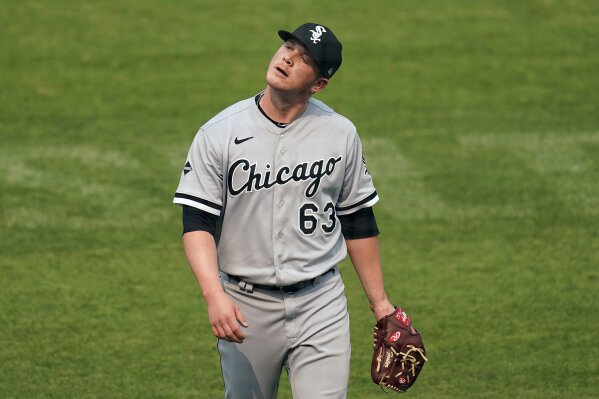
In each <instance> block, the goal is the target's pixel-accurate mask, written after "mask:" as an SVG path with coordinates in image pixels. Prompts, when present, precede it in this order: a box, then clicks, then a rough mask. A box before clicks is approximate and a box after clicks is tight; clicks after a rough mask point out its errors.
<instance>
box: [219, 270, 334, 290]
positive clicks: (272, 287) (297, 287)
mask: <svg viewBox="0 0 599 399" xmlns="http://www.w3.org/2000/svg"><path fill="white" fill-rule="evenodd" d="M334 272H335V268H332V269H329V270H327V271H326V272H324V273H322V274H321V275H320V276H316V277H314V278H312V279H310V280H306V281H300V282H299V283H295V284H291V285H284V286H278V285H266V284H254V283H248V282H247V281H245V280H243V279H242V278H239V277H237V276H232V275H230V274H228V273H227V276H228V277H229V282H230V283H234V284H237V285H238V286H239V288H240V289H241V290H243V291H248V292H252V289H253V288H260V289H262V290H270V291H280V292H282V293H284V294H293V293H294V292H297V291H300V290H303V289H304V288H306V287H310V286H312V285H314V284H315V283H317V282H318V281H320V279H322V278H323V277H324V276H326V275H327V274H329V273H334Z"/></svg>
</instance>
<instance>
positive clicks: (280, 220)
mask: <svg viewBox="0 0 599 399" xmlns="http://www.w3.org/2000/svg"><path fill="white" fill-rule="evenodd" d="M285 132H286V129H285V130H282V132H281V133H280V134H279V135H278V139H277V144H276V145H275V148H274V154H273V155H274V156H273V158H274V165H273V170H279V168H281V167H282V166H283V165H285V164H286V162H285V158H286V153H287V149H286V148H287V144H286V143H287V140H288V138H287V134H286V133H285ZM285 193H286V191H285V185H280V184H277V185H275V186H274V187H273V217H272V218H273V220H272V223H273V224H272V226H273V229H272V234H273V245H272V248H273V260H274V265H275V275H276V284H277V285H286V284H288V283H287V282H286V281H287V279H286V278H285V274H286V273H285V263H284V259H283V252H284V251H283V248H284V246H285V245H286V240H287V236H288V234H289V231H288V229H289V226H288V223H289V215H288V213H289V212H288V206H287V202H288V200H287V198H286V194H285Z"/></svg>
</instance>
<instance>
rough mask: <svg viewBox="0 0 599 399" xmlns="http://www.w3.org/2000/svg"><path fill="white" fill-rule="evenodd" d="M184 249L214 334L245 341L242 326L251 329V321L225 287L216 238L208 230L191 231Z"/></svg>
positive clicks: (234, 340)
mask: <svg viewBox="0 0 599 399" xmlns="http://www.w3.org/2000/svg"><path fill="white" fill-rule="evenodd" d="M183 246H184V248H185V255H186V256H187V260H188V262H189V265H190V266H191V270H192V271H193V273H194V274H195V276H196V279H197V280H198V284H199V285H200V288H201V289H202V294H203V296H204V300H205V301H206V305H207V306H208V319H209V320H210V325H211V326H212V332H213V333H214V335H215V336H216V337H218V338H220V339H224V340H226V341H231V342H237V343H241V342H243V339H244V335H243V332H242V331H241V329H240V328H239V324H241V325H243V326H244V327H247V322H246V321H245V318H244V317H243V315H242V314H241V311H240V310H239V308H238V307H237V305H235V303H233V301H232V300H231V299H230V298H229V297H228V296H227V295H226V294H225V292H224V291H223V288H222V286H221V283H220V278H219V274H218V266H217V265H218V263H217V254H216V244H215V242H214V237H213V236H212V235H211V234H210V233H208V232H206V231H192V232H188V233H185V234H184V235H183Z"/></svg>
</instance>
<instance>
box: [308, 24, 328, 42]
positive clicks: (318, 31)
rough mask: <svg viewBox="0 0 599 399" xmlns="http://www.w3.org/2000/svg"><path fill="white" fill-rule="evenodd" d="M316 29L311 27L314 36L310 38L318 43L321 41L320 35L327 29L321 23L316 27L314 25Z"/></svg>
mask: <svg viewBox="0 0 599 399" xmlns="http://www.w3.org/2000/svg"><path fill="white" fill-rule="evenodd" d="M314 29H316V30H312V29H310V32H312V37H311V38H310V40H312V43H314V44H316V43H318V42H319V41H320V36H322V34H323V33H325V32H326V31H327V30H326V29H325V28H323V27H322V26H320V25H317V26H316V27H314Z"/></svg>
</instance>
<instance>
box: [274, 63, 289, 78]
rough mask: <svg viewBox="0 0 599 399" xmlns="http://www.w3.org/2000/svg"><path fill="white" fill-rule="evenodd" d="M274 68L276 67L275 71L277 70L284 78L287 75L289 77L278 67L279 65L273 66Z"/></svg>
mask: <svg viewBox="0 0 599 399" xmlns="http://www.w3.org/2000/svg"><path fill="white" fill-rule="evenodd" d="M275 69H276V70H277V71H278V72H279V73H280V74H281V75H283V76H285V77H286V78H288V77H289V75H288V74H287V72H285V71H284V70H283V68H280V67H278V66H277V67H275Z"/></svg>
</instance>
